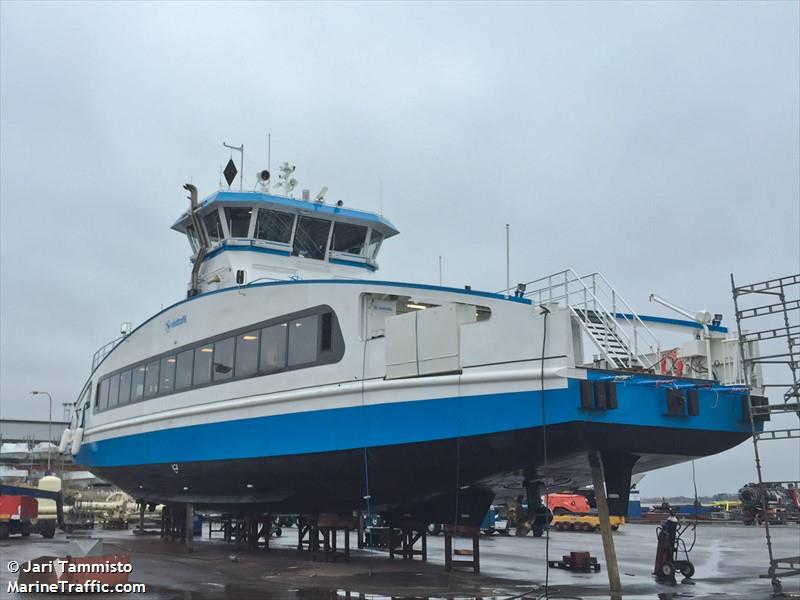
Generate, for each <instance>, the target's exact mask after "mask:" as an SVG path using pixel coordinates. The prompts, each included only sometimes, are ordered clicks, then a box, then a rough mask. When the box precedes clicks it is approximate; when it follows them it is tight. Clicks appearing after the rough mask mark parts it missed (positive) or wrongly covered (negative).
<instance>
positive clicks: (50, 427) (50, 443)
mask: <svg viewBox="0 0 800 600" xmlns="http://www.w3.org/2000/svg"><path fill="white" fill-rule="evenodd" d="M39 394H44V395H45V396H47V399H48V400H49V404H50V409H49V411H48V416H47V472H48V473H50V450H51V448H52V447H53V397H52V396H51V395H50V394H48V393H47V392H40V391H39V390H33V391H32V392H31V395H33V396H38V395H39Z"/></svg>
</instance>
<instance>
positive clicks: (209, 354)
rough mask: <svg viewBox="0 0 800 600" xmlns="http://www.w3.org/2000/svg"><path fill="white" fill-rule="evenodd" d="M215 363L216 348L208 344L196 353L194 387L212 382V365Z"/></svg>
mask: <svg viewBox="0 0 800 600" xmlns="http://www.w3.org/2000/svg"><path fill="white" fill-rule="evenodd" d="M212 362H214V346H212V345H211V344H206V345H205V346H201V347H200V348H197V349H196V350H195V351H194V385H203V384H206V383H208V382H209V381H211V363H212Z"/></svg>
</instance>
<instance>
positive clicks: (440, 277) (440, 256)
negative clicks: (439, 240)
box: [439, 254, 442, 287]
mask: <svg viewBox="0 0 800 600" xmlns="http://www.w3.org/2000/svg"><path fill="white" fill-rule="evenodd" d="M441 286H442V255H441V254H440V255H439V287H441Z"/></svg>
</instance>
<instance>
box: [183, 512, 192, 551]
mask: <svg viewBox="0 0 800 600" xmlns="http://www.w3.org/2000/svg"><path fill="white" fill-rule="evenodd" d="M183 527H184V531H185V532H186V533H185V543H186V550H187V551H188V552H194V504H192V503H191V502H187V503H186V521H185V523H184V525H183Z"/></svg>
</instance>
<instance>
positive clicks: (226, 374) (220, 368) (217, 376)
mask: <svg viewBox="0 0 800 600" xmlns="http://www.w3.org/2000/svg"><path fill="white" fill-rule="evenodd" d="M231 377H233V338H228V339H225V340H220V341H218V342H216V343H215V344H214V381H221V380H223V379H230V378H231Z"/></svg>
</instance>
